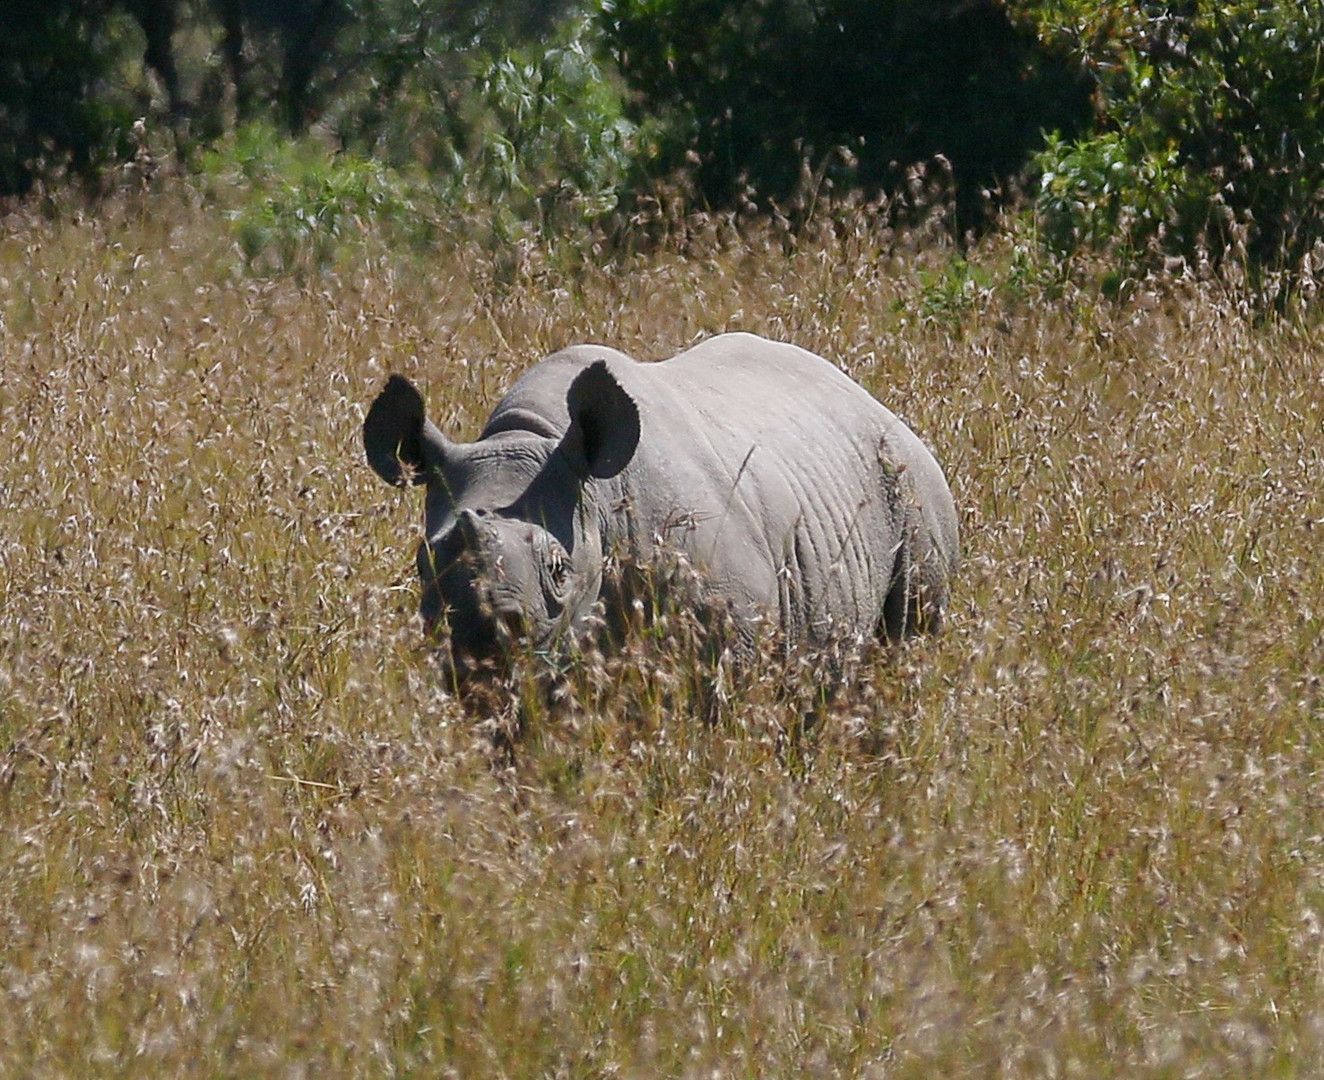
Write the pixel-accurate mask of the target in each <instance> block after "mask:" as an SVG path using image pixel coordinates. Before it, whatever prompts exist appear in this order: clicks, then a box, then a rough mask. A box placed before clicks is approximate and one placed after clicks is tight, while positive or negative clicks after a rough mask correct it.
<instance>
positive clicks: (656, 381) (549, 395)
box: [480, 334, 956, 637]
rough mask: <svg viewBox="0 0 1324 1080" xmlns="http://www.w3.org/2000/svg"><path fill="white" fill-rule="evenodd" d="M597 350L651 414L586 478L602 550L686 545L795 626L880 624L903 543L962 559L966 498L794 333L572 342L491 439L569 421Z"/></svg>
mask: <svg viewBox="0 0 1324 1080" xmlns="http://www.w3.org/2000/svg"><path fill="white" fill-rule="evenodd" d="M599 359H603V360H606V361H607V364H608V367H609V369H610V371H611V373H612V375H613V376H614V377H615V378H616V380H617V381H618V382H619V383H620V385H621V386H622V387H623V388H624V389H625V390H626V392H627V393H629V394H630V396H631V397H632V398H633V399H634V401H635V403H636V405H637V406H638V408H639V415H640V427H641V435H640V440H639V447H638V450H637V452H636V454H635V456H634V458H633V460H632V461H631V462H630V464H629V465H628V467H627V468H626V469H625V470H624V471H623V472H622V473H621V474H620V475H618V476H616V477H615V478H613V479H611V480H607V481H590V482H589V485H588V489H587V491H586V496H587V497H588V498H591V499H593V500H594V501H595V502H596V504H597V512H598V518H599V521H600V525H601V529H602V534H603V546H604V550H616V551H618V552H620V553H621V554H623V555H625V556H627V557H629V558H633V559H638V560H640V561H644V562H648V561H650V560H652V559H653V558H655V557H656V556H657V555H659V554H660V553H661V551H662V550H664V549H667V550H678V551H681V552H683V553H684V554H685V555H686V556H687V557H688V559H689V560H690V562H691V563H692V564H693V565H694V566H695V568H696V569H697V570H698V571H699V572H700V574H701V575H702V578H703V580H704V581H705V582H706V583H707V585H708V587H709V588H710V590H711V592H712V593H713V594H715V595H716V596H719V597H720V598H721V599H722V600H724V601H726V602H729V603H731V604H732V605H733V606H734V607H735V608H736V610H737V611H738V612H739V613H741V614H742V615H743V616H745V617H747V618H751V619H753V618H756V617H758V615H759V614H760V613H761V612H768V613H775V615H776V616H777V617H778V618H779V620H780V623H781V626H782V628H783V629H784V630H785V631H786V632H787V633H788V634H789V635H791V636H799V635H802V634H808V635H809V636H811V637H822V636H826V635H827V634H828V633H829V632H830V630H831V629H832V628H846V629H849V630H851V631H857V632H868V631H871V630H872V629H873V628H874V627H875V626H876V625H877V624H878V622H879V620H880V617H881V612H882V609H883V604H884V600H885V598H886V595H887V593H888V590H889V589H890V588H891V586H892V583H893V580H894V574H895V572H896V568H897V566H898V558H899V557H904V556H907V555H918V556H919V557H921V558H924V557H936V558H938V559H939V560H940V561H941V562H942V563H943V565H944V566H945V567H946V568H947V570H946V572H950V570H951V569H954V566H955V551H956V514H955V508H954V506H953V505H952V500H951V494H950V492H949V491H948V488H947V485H946V481H945V480H944V479H943V475H942V471H941V469H940V468H939V466H938V464H937V462H936V461H935V460H934V459H933V457H932V455H931V454H930V453H929V452H928V450H927V449H926V448H925V447H924V445H923V444H922V443H921V442H920V440H919V439H918V438H916V437H915V435H914V434H913V433H911V432H910V430H909V429H908V428H907V427H906V426H905V425H904V424H903V423H902V422H901V421H900V420H899V419H898V418H897V417H896V416H894V415H893V414H892V413H891V412H890V411H889V410H888V409H886V408H884V407H883V406H882V405H881V404H880V403H879V402H878V401H877V400H876V399H874V398H873V397H872V396H871V395H870V394H869V393H868V392H867V391H865V390H864V389H863V388H862V387H860V386H859V385H858V384H857V383H855V382H853V381H852V380H851V379H850V378H848V377H847V376H846V375H845V374H843V373H842V372H841V371H840V370H839V369H837V368H836V367H835V366H834V365H832V364H830V363H829V362H827V361H826V360H824V359H822V358H820V357H818V356H815V355H814V354H812V353H809V352H807V351H805V350H803V349H800V348H798V347H796V346H793V345H786V344H781V343H777V342H772V341H767V340H765V339H763V338H759V337H756V336H754V335H750V334H725V335H721V336H719V337H716V338H711V339H709V340H708V341H705V342H703V343H702V344H700V345H698V346H696V347H694V348H692V349H690V350H688V351H687V352H684V353H681V354H680V355H679V356H676V357H673V358H672V359H670V360H665V361H662V362H660V363H649V364H640V363H637V362H636V361H634V360H632V359H631V358H629V357H628V356H626V355H625V354H623V353H620V352H618V351H617V350H615V349H610V348H606V347H604V346H597V345H580V346H574V347H572V348H569V349H566V350H563V351H562V352H560V353H557V354H555V355H553V356H551V357H549V358H548V359H547V360H545V361H543V362H542V363H541V364H538V365H537V366H535V367H533V368H532V369H530V370H529V371H528V372H527V373H526V374H525V375H524V376H523V377H522V378H521V379H520V380H519V381H518V382H517V383H516V384H515V385H514V386H513V387H512V388H511V390H510V391H509V393H507V394H506V396H505V397H504V398H503V399H502V401H501V402H500V403H499V404H498V405H497V407H496V408H495V409H494V410H493V412H492V415H491V417H490V418H489V420H488V422H487V424H486V426H485V427H484V429H483V433H482V435H481V436H480V439H485V438H488V437H491V436H493V435H497V434H500V433H501V432H505V431H513V430H519V431H533V432H536V433H537V434H540V435H546V436H559V435H561V434H562V433H564V431H565V430H566V428H567V427H568V425H569V413H568V410H567V407H566V393H567V390H568V388H569V386H570V383H571V382H572V381H573V379H574V377H575V375H577V374H578V373H579V371H581V370H582V369H583V368H585V367H587V366H588V365H589V364H591V363H593V362H595V361H597V360H599ZM916 547H918V548H922V549H924V548H931V549H932V552H928V551H925V550H921V551H919V552H915V551H913V550H907V548H911V549H913V548H916ZM942 576H945V573H944V574H943V575H942Z"/></svg>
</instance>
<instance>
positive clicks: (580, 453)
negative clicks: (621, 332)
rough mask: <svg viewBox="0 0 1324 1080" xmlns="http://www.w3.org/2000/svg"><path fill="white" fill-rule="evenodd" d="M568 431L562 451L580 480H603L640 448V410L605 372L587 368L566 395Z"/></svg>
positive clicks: (601, 367) (601, 365) (600, 365)
mask: <svg viewBox="0 0 1324 1080" xmlns="http://www.w3.org/2000/svg"><path fill="white" fill-rule="evenodd" d="M566 405H567V407H568V408H569V411H570V428H569V430H568V431H567V432H566V435H565V440H564V442H563V443H562V447H563V449H564V451H565V453H566V456H567V457H568V458H569V459H570V463H571V465H572V466H573V467H574V469H575V471H576V472H577V473H579V475H580V476H583V477H589V476H594V477H597V478H598V479H599V480H606V479H608V478H610V477H613V476H615V475H616V474H617V473H619V472H620V471H621V470H622V469H624V468H625V466H626V465H628V464H629V463H630V459H631V458H632V457H634V452H635V449H636V448H637V447H638V445H639V407H638V406H637V405H636V404H635V403H634V399H633V398H631V397H630V395H629V394H627V393H626V392H625V390H624V389H623V388H622V387H621V384H620V383H618V382H617V381H616V377H615V376H614V375H612V373H611V371H610V370H609V369H608V367H607V364H606V361H604V360H599V361H597V362H596V363H593V364H590V365H589V366H588V367H586V368H585V369H584V370H583V371H581V372H580V373H579V374H578V375H576V376H575V380H574V382H572V383H571V384H570V390H569V391H568V393H567V394H566Z"/></svg>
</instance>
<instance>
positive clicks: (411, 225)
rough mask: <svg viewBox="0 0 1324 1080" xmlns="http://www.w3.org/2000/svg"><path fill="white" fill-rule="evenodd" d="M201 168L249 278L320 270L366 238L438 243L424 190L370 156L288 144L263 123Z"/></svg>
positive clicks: (210, 153) (212, 153)
mask: <svg viewBox="0 0 1324 1080" xmlns="http://www.w3.org/2000/svg"><path fill="white" fill-rule="evenodd" d="M201 169H202V172H203V175H204V177H205V179H206V183H207V185H208V187H209V189H210V190H211V191H212V193H213V194H214V195H215V196H216V197H218V198H219V199H221V200H222V201H223V202H225V203H226V204H227V205H228V207H229V208H228V210H227V213H228V214H229V216H230V220H231V222H232V224H233V228H234V234H235V240H236V242H237V244H238V245H239V249H240V251H241V252H242V254H243V257H244V261H245V265H246V266H247V268H248V270H249V271H250V272H254V273H258V274H271V273H282V274H283V273H294V272H317V271H321V270H324V269H326V268H328V267H329V266H331V265H333V264H334V263H335V262H336V261H337V260H338V259H339V258H340V257H341V256H342V255H343V254H344V252H345V251H346V250H347V249H352V248H356V247H359V246H361V245H362V244H363V243H364V242H365V240H367V239H368V238H369V237H370V236H376V237H379V238H381V239H382V240H384V241H385V242H387V243H389V244H392V245H396V246H402V247H418V246H421V245H423V244H426V243H427V242H428V241H429V240H431V239H432V238H433V236H434V235H435V231H436V225H437V213H436V208H435V206H433V205H432V203H431V199H430V192H429V190H428V189H427V188H426V187H423V186H420V185H419V184H417V183H411V182H410V181H408V180H407V179H405V178H404V177H403V176H402V175H401V174H400V173H398V172H396V171H395V170H393V169H391V168H389V167H387V166H386V165H383V164H382V163H380V162H378V161H375V160H373V159H371V158H366V157H361V156H358V155H355V154H351V153H340V154H332V153H330V152H328V151H327V150H326V149H325V148H324V147H322V146H320V145H319V144H318V143H316V142H315V141H314V140H311V139H304V140H298V141H291V140H288V139H286V138H284V137H282V136H281V135H280V134H279V133H278V132H277V131H276V129H275V128H273V127H271V126H270V125H267V124H263V123H254V124H250V125H246V126H245V127H243V128H241V129H240V130H239V131H238V132H236V133H235V135H234V136H233V137H232V138H231V139H229V140H228V141H226V142H223V143H220V144H218V145H217V146H216V147H215V148H213V149H212V150H210V151H208V152H207V153H206V154H205V155H204V156H203V158H202V162H201Z"/></svg>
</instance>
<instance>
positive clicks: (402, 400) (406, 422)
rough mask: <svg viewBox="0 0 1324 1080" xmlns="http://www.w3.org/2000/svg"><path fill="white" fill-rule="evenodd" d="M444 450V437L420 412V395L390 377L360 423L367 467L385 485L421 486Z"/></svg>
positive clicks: (405, 381)
mask: <svg viewBox="0 0 1324 1080" xmlns="http://www.w3.org/2000/svg"><path fill="white" fill-rule="evenodd" d="M446 446H447V442H446V437H445V436H444V435H442V433H441V432H440V431H438V430H437V428H436V426H435V425H434V424H433V423H432V422H431V421H430V420H428V418H427V416H426V414H425V412H424V407H423V395H422V394H420V393H419V392H418V390H417V388H416V387H415V386H414V384H413V383H411V382H410V381H409V380H408V379H406V378H405V377H404V376H403V375H392V376H391V377H390V379H388V380H387V382H386V386H385V387H384V388H383V390H382V392H381V393H380V394H378V395H377V400H376V401H374V402H373V403H372V407H371V408H370V409H369V410H368V415H367V416H366V417H365V418H364V421H363V449H364V450H365V451H366V452H367V455H368V464H369V465H371V466H372V467H373V469H374V470H376V472H377V475H378V476H380V477H381V478H382V479H383V480H385V481H386V482H387V483H388V484H395V485H396V486H397V487H403V486H404V485H405V484H407V483H411V482H412V483H415V484H421V483H423V482H424V481H425V480H426V479H427V470H428V465H429V464H433V463H440V461H441V460H442V458H443V457H444V455H445V452H446Z"/></svg>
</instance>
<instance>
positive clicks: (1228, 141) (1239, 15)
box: [1038, 0, 1324, 300]
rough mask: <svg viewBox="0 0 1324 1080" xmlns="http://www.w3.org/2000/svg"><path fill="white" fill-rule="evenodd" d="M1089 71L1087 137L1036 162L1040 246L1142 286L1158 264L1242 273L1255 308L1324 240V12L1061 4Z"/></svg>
mask: <svg viewBox="0 0 1324 1080" xmlns="http://www.w3.org/2000/svg"><path fill="white" fill-rule="evenodd" d="M1041 18H1042V19H1043V23H1042V25H1043V27H1044V32H1045V33H1046V34H1054V33H1055V34H1059V35H1061V34H1067V35H1075V38H1076V45H1075V48H1076V49H1077V50H1078V52H1079V53H1080V55H1081V56H1082V58H1083V59H1084V60H1085V61H1086V62H1087V63H1088V64H1089V65H1090V66H1091V67H1092V68H1093V70H1095V71H1096V72H1097V73H1098V77H1099V79H1100V100H1101V109H1102V116H1101V120H1100V126H1099V130H1098V131H1096V132H1095V133H1094V134H1092V135H1090V136H1088V137H1086V138H1083V139H1079V140H1076V141H1072V140H1069V139H1057V140H1053V141H1052V142H1050V143H1049V145H1048V146H1047V147H1046V149H1045V150H1044V151H1043V153H1042V154H1041V155H1040V156H1039V159H1038V166H1039V168H1040V170H1041V172H1042V182H1041V190H1040V193H1039V202H1038V209H1039V217H1040V221H1041V226H1042V235H1043V237H1044V238H1045V239H1046V240H1047V241H1048V243H1049V244H1050V246H1051V247H1052V248H1053V249H1054V250H1055V251H1057V252H1058V253H1061V254H1067V255H1070V254H1074V253H1075V252H1078V251H1082V250H1094V251H1097V250H1107V251H1109V252H1111V253H1114V254H1115V255H1116V257H1117V258H1118V259H1119V262H1120V268H1121V269H1122V270H1123V271H1125V272H1129V273H1134V274H1143V273H1145V272H1147V271H1148V270H1151V269H1153V268H1154V267H1155V266H1156V265H1158V263H1159V262H1160V261H1161V260H1163V259H1169V260H1170V259H1174V258H1176V259H1182V260H1185V261H1186V262H1187V263H1188V264H1191V265H1196V264H1205V263H1208V264H1211V265H1212V266H1213V267H1214V268H1216V269H1218V268H1222V269H1226V270H1234V271H1235V272H1240V271H1241V270H1243V269H1244V270H1246V271H1248V272H1249V275H1250V283H1251V285H1252V287H1253V288H1254V289H1255V291H1256V292H1257V293H1258V294H1259V295H1260V296H1261V297H1262V298H1264V299H1270V300H1274V299H1277V300H1281V299H1282V298H1283V297H1284V296H1285V295H1286V293H1285V290H1286V289H1289V288H1290V287H1291V286H1292V285H1293V283H1298V282H1300V281H1301V280H1302V279H1303V278H1304V277H1308V276H1309V275H1310V274H1311V272H1312V267H1311V259H1312V257H1313V253H1314V250H1315V248H1316V245H1318V244H1320V243H1321V241H1324V202H1322V201H1321V199H1320V197H1319V192H1320V191H1321V190H1322V189H1324V97H1322V91H1324V81H1322V80H1324V55H1322V54H1321V48H1322V44H1321V43H1322V41H1324V8H1321V7H1320V6H1319V5H1312V4H1296V3H1285V2H1268V0H1225V2H1222V3H1219V4H1216V5H1195V4H1171V3H1163V4H1160V3H1147V4H1141V5H1139V6H1132V7H1125V8H1123V7H1113V6H1109V5H1105V6H1104V7H1102V8H1100V7H1098V6H1097V5H1084V4H1081V3H1073V4H1057V5H1054V8H1053V10H1052V11H1051V12H1049V13H1048V14H1046V15H1044V14H1041Z"/></svg>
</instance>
